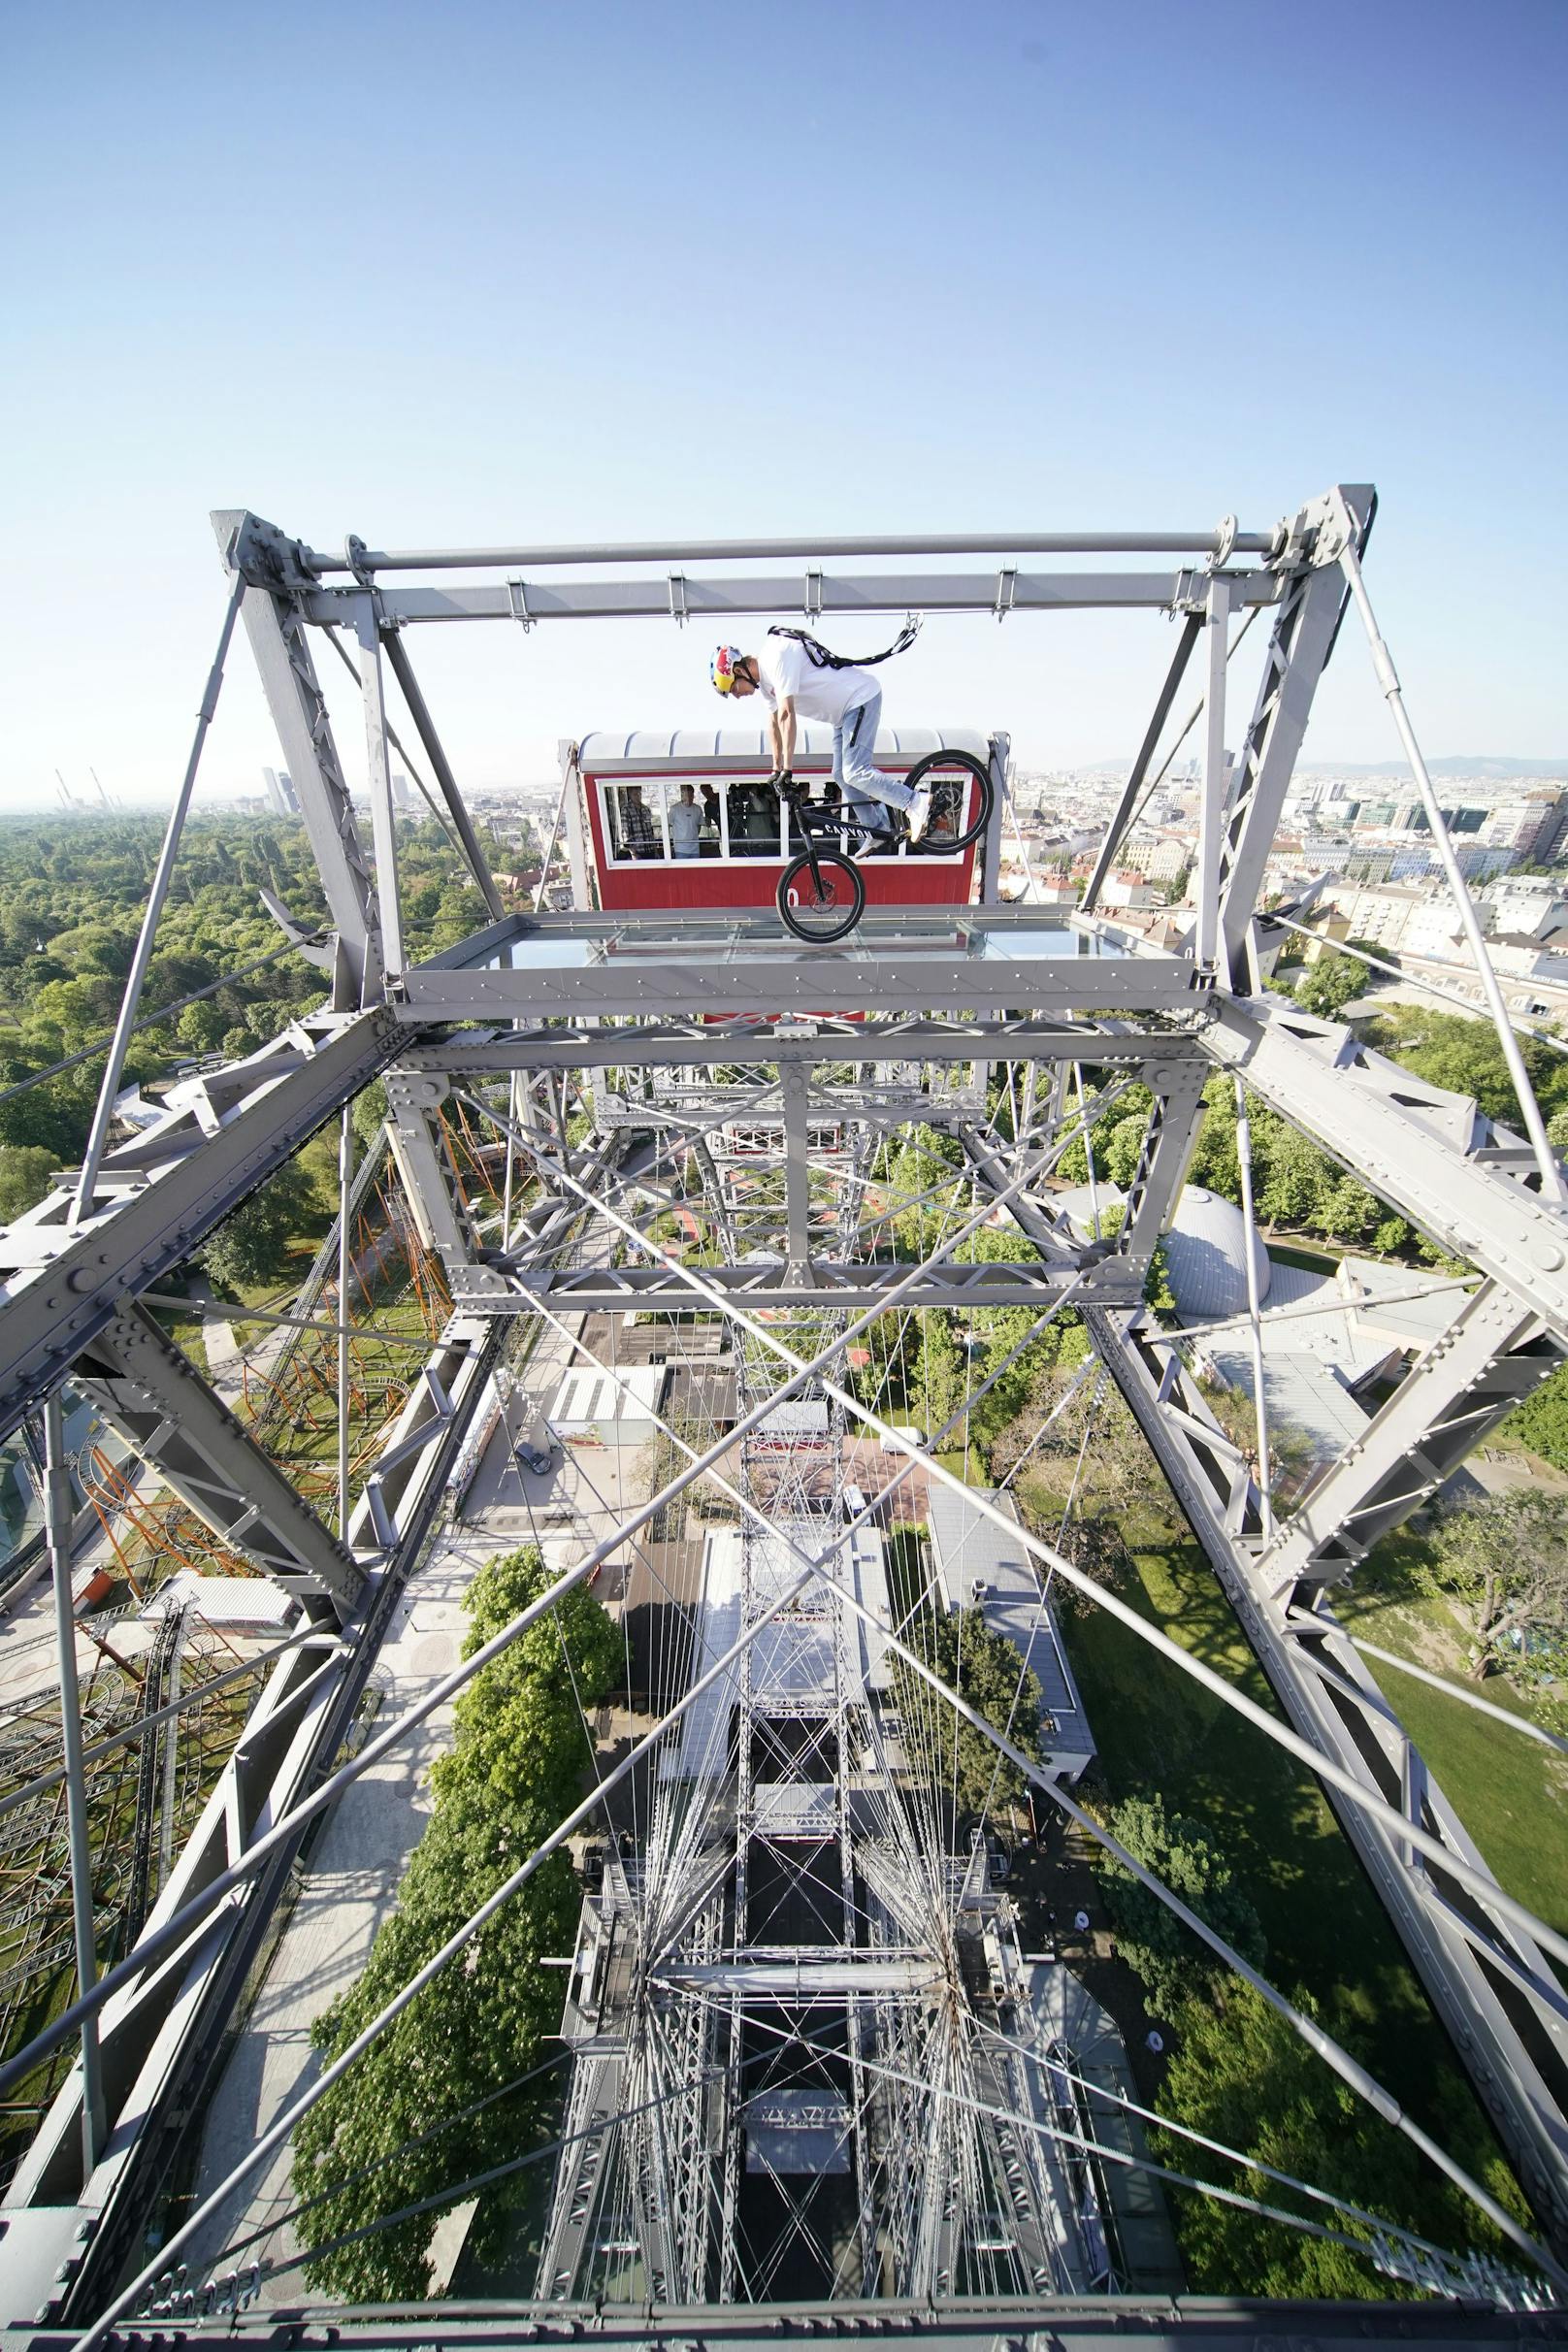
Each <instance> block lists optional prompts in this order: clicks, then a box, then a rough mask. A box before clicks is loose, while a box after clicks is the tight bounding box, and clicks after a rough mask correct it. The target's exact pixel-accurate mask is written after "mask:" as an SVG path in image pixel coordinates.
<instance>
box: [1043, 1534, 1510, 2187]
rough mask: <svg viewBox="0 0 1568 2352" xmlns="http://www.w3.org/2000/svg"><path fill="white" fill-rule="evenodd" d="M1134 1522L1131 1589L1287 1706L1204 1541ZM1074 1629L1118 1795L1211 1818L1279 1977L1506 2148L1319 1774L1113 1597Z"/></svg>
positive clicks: (1410, 2100)
mask: <svg viewBox="0 0 1568 2352" xmlns="http://www.w3.org/2000/svg"><path fill="white" fill-rule="evenodd" d="M1151 1532H1152V1530H1151V1528H1150V1527H1148V1526H1140V1525H1138V1524H1137V1523H1136V1522H1133V1523H1130V1524H1129V1525H1128V1527H1127V1538H1128V1542H1129V1544H1130V1545H1131V1546H1132V1547H1133V1557H1134V1563H1135V1566H1136V1570H1137V1578H1136V1582H1135V1583H1131V1582H1129V1584H1127V1587H1126V1589H1125V1593H1124V1597H1125V1598H1126V1599H1127V1600H1128V1601H1129V1602H1130V1603H1131V1605H1132V1606H1133V1607H1134V1608H1135V1609H1136V1610H1137V1611H1138V1613H1139V1614H1140V1616H1142V1617H1147V1618H1148V1619H1149V1621H1150V1622H1151V1623H1153V1624H1156V1625H1159V1626H1160V1628H1161V1629H1162V1630H1163V1631H1164V1632H1166V1633H1168V1634H1169V1635H1171V1636H1172V1638H1173V1639H1174V1640H1176V1641H1178V1642H1179V1643H1180V1644H1181V1645H1182V1647H1183V1648H1184V1649H1186V1650H1191V1651H1192V1654H1193V1655H1194V1656H1195V1657H1198V1658H1201V1659H1202V1660H1203V1661H1204V1663H1205V1664H1207V1665H1209V1666H1212V1667H1214V1668H1215V1669H1216V1670H1217V1671H1218V1672H1219V1673H1221V1674H1223V1675H1224V1676H1225V1679H1226V1680H1227V1681H1228V1682H1232V1683H1233V1684H1235V1685H1236V1687H1237V1688H1239V1689H1241V1690H1243V1691H1245V1692H1246V1693H1247V1695H1248V1696H1249V1697H1251V1698H1253V1699H1255V1700H1257V1701H1258V1704H1259V1705H1261V1706H1263V1707H1266V1708H1267V1709H1268V1710H1269V1712H1270V1713H1272V1714H1276V1715H1277V1714H1278V1712H1279V1711H1278V1709H1277V1708H1276V1707H1275V1705H1274V1702H1273V1699H1272V1696H1271V1694H1270V1692H1269V1689H1268V1685H1267V1683H1266V1682H1265V1681H1264V1679H1263V1676H1262V1673H1261V1671H1260V1669H1259V1668H1258V1664H1257V1661H1256V1660H1255V1659H1254V1657H1253V1654H1252V1651H1251V1650H1250V1649H1249V1648H1248V1646H1247V1644H1246V1642H1245V1640H1244V1639H1243V1637H1242V1634H1241V1632H1240V1630H1239V1628H1238V1626H1237V1623H1236V1619H1235V1617H1234V1615H1233V1614H1232V1612H1231V1610H1230V1607H1229V1604H1228V1603H1227V1602H1226V1600H1225V1596H1224V1594H1223V1593H1222V1591H1221V1590H1220V1587H1219V1584H1217V1582H1216V1580H1215V1578H1214V1575H1213V1573H1212V1571H1211V1570H1210V1569H1209V1567H1208V1565H1207V1563H1206V1562H1205V1560H1204V1559H1203V1557H1202V1554H1201V1553H1200V1552H1199V1550H1198V1548H1197V1546H1196V1544H1194V1543H1192V1542H1191V1541H1189V1540H1180V1539H1177V1538H1174V1537H1169V1536H1167V1537H1165V1538H1163V1539H1162V1540H1157V1541H1151V1540H1150V1537H1151ZM1066 1639H1067V1644H1068V1648H1069V1650H1070V1652H1071V1656H1072V1662H1073V1666H1074V1669H1075V1671H1076V1673H1077V1676H1078V1680H1079V1683H1080V1686H1081V1689H1082V1692H1083V1698H1084V1704H1085V1707H1086V1709H1087V1711H1088V1715H1089V1720H1090V1723H1091V1725H1092V1726H1093V1728H1094V1735H1095V1738H1096V1740H1097V1742H1098V1744H1099V1754H1100V1765H1101V1769H1102V1771H1103V1774H1104V1778H1105V1781H1106V1784H1107V1789H1108V1793H1109V1795H1110V1798H1111V1800H1112V1801H1113V1802H1120V1801H1121V1800H1122V1799H1123V1798H1126V1797H1129V1796H1133V1795H1137V1794H1143V1793H1148V1792H1150V1791H1151V1790H1154V1789H1159V1790H1160V1791H1161V1792H1162V1793H1163V1795H1164V1798H1165V1801H1166V1804H1167V1806H1168V1807H1169V1809H1170V1810H1171V1811H1172V1812H1173V1813H1190V1814H1192V1816H1194V1817H1195V1818H1196V1819H1198V1820H1199V1821H1201V1822H1202V1823H1203V1824H1204V1825H1205V1827H1206V1828H1208V1829H1209V1830H1210V1831H1212V1833H1213V1834H1214V1836H1215V1838H1216V1839H1217V1841H1218V1843H1219V1844H1220V1846H1221V1847H1222V1849H1223V1850H1224V1852H1225V1855H1226V1857H1227V1858H1228V1859H1229V1861H1230V1863H1231V1865H1232V1867H1233V1869H1234V1872H1235V1876H1236V1882H1237V1884H1238V1885H1239V1887H1240V1888H1241V1890H1242V1891H1243V1892H1244V1893H1245V1894H1246V1895H1247V1896H1248V1897H1249V1898H1250V1899H1251V1901H1252V1902H1253V1904H1254V1905H1255V1906H1256V1908H1257V1911H1258V1917H1259V1919H1260V1920H1261V1922H1262V1926H1263V1931H1264V1934H1265V1935H1266V1937H1267V1939H1268V1955H1267V1960H1266V1962H1265V1974H1266V1975H1267V1976H1269V1978H1270V1979H1271V1980H1272V1981H1273V1982H1274V1983H1276V1984H1279V1985H1281V1986H1282V1987H1283V1988H1284V1989H1286V1990H1287V1991H1293V1990H1295V1989H1297V1988H1304V1989H1305V1990H1306V1991H1308V1992H1310V1993H1311V1994H1312V1995H1314V1996H1315V1998H1316V1999H1317V2000H1318V2001H1319V2002H1320V2003H1321V2005H1322V2014H1323V2021H1324V2023H1325V2024H1326V2025H1327V2026H1328V2027H1329V2029H1330V2030H1331V2031H1332V2032H1334V2033H1335V2034H1336V2035H1338V2036H1339V2037H1341V2038H1342V2039H1346V2040H1348V2041H1350V2042H1352V2043H1353V2044H1354V2045H1355V2047H1356V2049H1357V2051H1358V2052H1359V2053H1360V2054H1361V2055H1362V2056H1364V2057H1365V2058H1366V2060H1367V2062H1368V2063H1369V2064H1370V2065H1371V2067H1372V2069H1373V2072H1374V2073H1375V2074H1377V2075H1378V2076H1379V2078H1380V2079H1381V2080H1382V2081H1383V2082H1385V2083H1386V2084H1387V2085H1388V2088H1389V2089H1390V2090H1392V2091H1393V2092H1394V2094H1395V2096H1396V2097H1397V2098H1398V2099H1400V2101H1401V2102H1402V2103H1403V2104H1405V2105H1406V2106H1408V2107H1410V2108H1411V2111H1412V2112H1413V2113H1415V2114H1416V2115H1417V2116H1419V2118H1420V2119H1421V2122H1422V2123H1423V2124H1424V2125H1425V2127H1426V2128H1427V2129H1428V2130H1429V2131H1431V2132H1432V2133H1433V2135H1434V2137H1436V2138H1437V2139H1438V2140H1441V2141H1442V2142H1443V2144H1444V2145H1446V2146H1448V2147H1450V2148H1451V2149H1452V2150H1453V2151H1454V2154H1455V2155H1457V2156H1458V2157H1459V2158H1460V2160H1461V2162H1464V2163H1467V2164H1470V2165H1472V2166H1477V2167H1479V2166H1482V2165H1485V2164H1487V2163H1490V2162H1494V2161H1495V2160H1496V2155H1497V2150H1496V2143H1495V2141H1494V2140H1492V2138H1491V2135H1490V2131H1489V2128H1488V2126H1487V2124H1486V2119H1485V2117H1484V2115H1483V2113H1482V2110H1481V2108H1480V2107H1479V2106H1478V2105H1477V2103H1476V2101H1475V2100H1474V2098H1473V2096H1472V2095H1471V2093H1470V2091H1469V2089H1468V2086H1467V2084H1466V2082H1465V2080H1464V2077H1463V2075H1462V2074H1460V2072H1459V2069H1458V2067H1457V2066H1456V2065H1455V2063H1454V2055H1453V2051H1452V2049H1451V2047H1450V2045H1449V2042H1448V2039H1447V2036H1446V2035H1445V2033H1444V2032H1443V2029H1442V2027H1441V2026H1440V2025H1439V2024H1438V2022H1437V2019H1436V2018H1435V2016H1434V2015H1433V2013H1432V2011H1431V2010H1430V2009H1429V2008H1428V2006H1427V2003H1426V2000H1425V1997H1424V1995H1423V1993H1422V1992H1421V1987H1420V1985H1419V1983H1418V1981H1417V1979H1416V1977H1415V1976H1414V1974H1413V1973H1412V1971H1411V1969H1410V1967H1409V1965H1408V1964H1407V1962H1406V1960H1405V1958H1404V1954H1403V1950H1402V1947H1401V1946H1400V1944H1399V1943H1398V1941H1397V1939H1396V1938H1395V1936H1394V1933H1393V1930H1392V1928H1391V1927H1390V1926H1389V1924H1388V1919H1387V1917H1386V1916H1385V1913H1384V1911H1383V1908H1382V1906H1381V1904H1380V1903H1379V1901H1378V1899H1377V1897H1376V1895H1375V1894H1374V1893H1373V1891H1372V1888H1371V1886H1370V1884H1369V1883H1368V1881H1367V1879H1366V1878H1365V1877H1364V1876H1363V1874H1362V1871H1361V1868H1360V1865H1359V1863H1358V1862H1357V1861H1356V1856H1355V1854H1354V1852H1353V1850H1352V1848H1351V1846H1350V1844H1349V1842H1348V1841H1347V1840H1346V1838H1345V1837H1344V1836H1343V1834H1342V1833H1341V1831H1340V1829H1339V1826H1338V1824H1337V1822H1336V1821H1335V1819H1334V1816H1333V1815H1332V1813H1330V1812H1329V1810H1328V1807H1327V1805H1326V1804H1325V1803H1324V1801H1323V1797H1322V1796H1321V1794H1320V1793H1319V1791H1318V1787H1317V1784H1316V1782H1315V1781H1314V1780H1313V1779H1312V1778H1311V1776H1310V1775H1308V1774H1307V1773H1306V1772H1305V1771H1304V1770H1302V1769H1301V1768H1300V1767H1298V1766H1297V1765H1296V1764H1295V1763H1294V1762H1293V1761H1292V1760H1291V1759H1290V1757H1289V1756H1287V1755H1286V1754H1284V1753H1283V1752H1282V1750H1281V1749H1279V1748H1276V1747H1274V1746H1273V1745H1272V1744H1271V1743H1270V1742H1269V1741H1268V1740H1267V1739H1266V1738H1265V1737H1264V1735H1263V1734H1262V1733H1261V1732H1260V1731H1258V1730H1257V1729H1256V1728H1254V1727H1253V1726H1252V1725H1250V1724H1248V1723H1246V1722H1244V1721H1243V1719H1242V1718H1241V1717H1240V1716H1239V1715H1237V1714H1236V1713H1235V1712H1234V1711H1233V1710H1232V1709H1230V1708H1228V1707H1226V1706H1225V1704H1224V1702H1223V1701H1221V1700H1220V1699H1219V1698H1217V1697H1214V1696H1212V1695H1211V1694H1210V1693H1209V1692H1207V1691H1205V1690H1203V1689H1201V1688H1200V1687H1199V1686H1198V1685H1197V1684H1196V1683H1195V1682H1192V1680H1191V1679H1190V1678H1189V1677H1188V1676H1187V1675H1185V1674H1183V1673H1182V1672H1181V1670H1180V1669H1179V1668H1178V1667H1177V1666H1175V1665H1174V1664H1173V1663H1170V1662H1167V1661H1166V1660H1164V1659H1162V1658H1160V1657H1159V1656H1158V1655H1157V1654H1156V1653H1155V1652H1154V1651H1153V1650H1149V1649H1148V1648H1146V1647H1145V1646H1144V1645H1143V1644H1141V1643H1140V1642H1138V1641H1137V1640H1136V1639H1135V1638H1134V1637H1133V1636H1132V1635H1131V1634H1130V1633H1128V1632H1127V1631H1126V1630H1125V1629H1124V1628H1123V1627H1121V1626H1119V1625H1118V1624H1117V1623H1116V1622H1115V1621H1114V1620H1113V1619H1112V1618H1110V1617H1107V1616H1105V1615H1104V1614H1103V1613H1102V1612H1100V1611H1098V1610H1095V1609H1094V1608H1093V1607H1091V1608H1090V1610H1089V1613H1088V1615H1087V1616H1077V1617H1072V1618H1071V1619H1069V1621H1068V1625H1067V1629H1066ZM1400 1695H1401V1698H1402V1697H1403V1690H1401V1693H1400ZM1434 1698H1435V1694H1434ZM1455 1712H1457V1710H1456V1711H1455ZM1413 1728H1415V1725H1414V1724H1413ZM1467 1810H1468V1808H1467Z"/></svg>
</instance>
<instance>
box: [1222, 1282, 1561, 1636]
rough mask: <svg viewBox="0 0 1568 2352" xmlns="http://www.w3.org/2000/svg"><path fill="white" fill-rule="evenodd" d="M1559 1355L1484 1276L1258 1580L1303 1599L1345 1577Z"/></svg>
mask: <svg viewBox="0 0 1568 2352" xmlns="http://www.w3.org/2000/svg"><path fill="white" fill-rule="evenodd" d="M1561 1360H1562V1358H1561V1356H1560V1355H1559V1353H1558V1351H1557V1349H1556V1348H1554V1347H1553V1346H1552V1341H1551V1340H1550V1339H1549V1338H1548V1337H1547V1335H1546V1333H1545V1332H1544V1331H1543V1329H1542V1327H1541V1323H1540V1320H1539V1318H1538V1317H1537V1316H1535V1315H1534V1314H1533V1313H1531V1312H1530V1311H1529V1310H1528V1309H1527V1308H1524V1307H1521V1306H1520V1305H1519V1301H1518V1299H1516V1298H1513V1297H1511V1296H1510V1295H1509V1293H1508V1292H1507V1291H1506V1290H1503V1289H1502V1288H1501V1286H1500V1285H1499V1284H1497V1283H1494V1282H1485V1283H1483V1284H1482V1286H1481V1288H1480V1290H1477V1291H1475V1292H1474V1294H1473V1295H1472V1296H1471V1297H1469V1298H1467V1299H1466V1300H1465V1301H1464V1303H1463V1305H1462V1306H1461V1307H1460V1309H1459V1311H1458V1313H1457V1315H1456V1316H1455V1317H1454V1321H1453V1323H1451V1324H1450V1325H1449V1327H1448V1329H1447V1330H1446V1331H1445V1332H1444V1333H1443V1335H1442V1337H1441V1338H1440V1339H1438V1340H1435V1341H1434V1342H1433V1344H1432V1346H1431V1347H1430V1348H1428V1349H1427V1351H1426V1353H1425V1354H1424V1355H1423V1356H1421V1359H1420V1361H1419V1362H1418V1363H1417V1364H1416V1365H1415V1366H1414V1367H1413V1368H1412V1370H1411V1371H1410V1372H1409V1373H1408V1374H1407V1375H1406V1377H1405V1379H1404V1380H1403V1381H1401V1383H1400V1385H1399V1387H1398V1388H1396V1389H1395V1390H1394V1393H1393V1394H1392V1396H1390V1397H1389V1399H1388V1403H1387V1404H1386V1405H1384V1406H1383V1408H1382V1410H1381V1411H1380V1412H1379V1413H1378V1414H1377V1415H1376V1416H1375V1418H1374V1419H1373V1421H1371V1423H1370V1424H1369V1425H1368V1427H1367V1429H1366V1431H1365V1433H1364V1434H1363V1435H1362V1436H1360V1437H1358V1438H1356V1440H1355V1442H1354V1443H1353V1444H1352V1445H1350V1446H1348V1447H1347V1448H1346V1449H1345V1452H1344V1453H1343V1454H1341V1455H1340V1456H1339V1458H1338V1460H1337V1461H1335V1462H1334V1463H1332V1464H1331V1465H1330V1467H1329V1468H1328V1469H1327V1470H1326V1471H1325V1472H1324V1473H1323V1477H1322V1478H1321V1479H1319V1481H1318V1483H1317V1485H1316V1486H1314V1487H1313V1488H1312V1490H1311V1492H1310V1493H1309V1494H1308V1495H1307V1497H1306V1499H1305V1501H1304V1502H1302V1503H1301V1504H1300V1506H1299V1507H1298V1508H1297V1509H1296V1510H1295V1511H1294V1512H1292V1514H1291V1515H1290V1519H1288V1520H1287V1521H1286V1523H1285V1525H1284V1526H1283V1527H1282V1528H1281V1529H1280V1531H1279V1532H1278V1534H1277V1535H1276V1536H1275V1537H1274V1540H1273V1542H1272V1543H1270V1544H1268V1545H1267V1546H1265V1548H1264V1550H1263V1552H1262V1553H1261V1555H1260V1557H1259V1559H1258V1577H1259V1579H1260V1581H1261V1582H1262V1583H1263V1584H1266V1585H1267V1587H1268V1589H1269V1591H1270V1593H1271V1594H1272V1595H1273V1596H1274V1597H1275V1598H1279V1599H1283V1598H1286V1597H1287V1596H1288V1595H1289V1593H1290V1591H1291V1590H1292V1589H1293V1590H1294V1591H1295V1593H1296V1594H1297V1596H1298V1597H1301V1598H1305V1599H1306V1600H1307V1601H1309V1602H1310V1601H1311V1599H1312V1598H1313V1596H1314V1594H1315V1592H1316V1590H1317V1589H1318V1588H1320V1587H1321V1586H1323V1585H1324V1584H1343V1583H1344V1582H1345V1581H1346V1579H1347V1578H1348V1577H1349V1576H1350V1573H1351V1571H1352V1569H1353V1568H1355V1567H1356V1564H1357V1563H1358V1562H1359V1561H1360V1560H1362V1559H1364V1558H1365V1557H1366V1554H1367V1553H1368V1552H1370V1551H1371V1549H1372V1547H1373V1545H1374V1544H1375V1543H1377V1542H1378V1541H1379V1540H1380V1539H1381V1538H1382V1537H1383V1536H1385V1535H1387V1534H1388V1533H1389V1531H1390V1530H1391V1529H1392V1528H1394V1527H1397V1526H1399V1525H1400V1524H1401V1522H1402V1521H1403V1520H1404V1519H1407V1518H1408V1517H1409V1515H1410V1514H1411V1512H1412V1511H1417V1510H1419V1509H1420V1508H1421V1505H1422V1504H1423V1503H1424V1502H1426V1501H1427V1500H1428V1499H1429V1498H1430V1497H1431V1496H1432V1495H1433V1494H1435V1493H1436V1491H1437V1489H1438V1487H1439V1486H1442V1485H1443V1483H1444V1481H1445V1480H1446V1479H1448V1478H1451V1477H1452V1476H1453V1474H1454V1471H1455V1470H1456V1469H1457V1468H1458V1467H1459V1464H1460V1463H1461V1462H1462V1461H1463V1459H1464V1457H1465V1455H1466V1454H1468V1453H1470V1452H1471V1450H1472V1448H1474V1447H1475V1446H1478V1445H1479V1444H1481V1442H1482V1441H1483V1440H1484V1439H1485V1438H1486V1435H1487V1433H1488V1432H1489V1431H1490V1430H1491V1429H1493V1428H1495V1426H1496V1424H1497V1423H1498V1422H1499V1421H1501V1420H1502V1419H1503V1418H1504V1416H1505V1415H1506V1414H1509V1413H1511V1412H1512V1411H1513V1410H1514V1407H1515V1406H1516V1405H1517V1404H1518V1403H1519V1400H1520V1398H1521V1397H1525V1396H1528V1395H1529V1393H1530V1391H1531V1390H1532V1389H1533V1388H1538V1387H1539V1386H1540V1384H1541V1382H1542V1381H1544V1380H1545V1379H1547V1377H1548V1376H1549V1374H1551V1373H1552V1372H1553V1371H1555V1369H1556V1367H1557V1365H1558V1364H1559V1363H1560V1362H1561Z"/></svg>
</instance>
